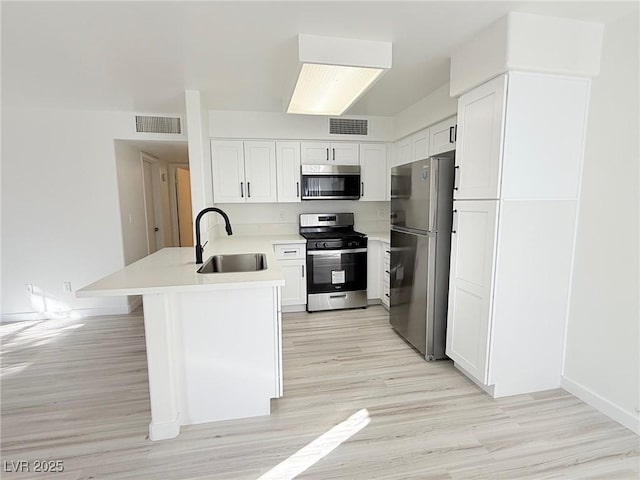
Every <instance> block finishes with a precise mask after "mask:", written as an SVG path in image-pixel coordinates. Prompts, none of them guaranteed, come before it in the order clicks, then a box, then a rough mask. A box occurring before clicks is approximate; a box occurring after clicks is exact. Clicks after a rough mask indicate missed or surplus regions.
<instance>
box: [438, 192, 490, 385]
mask: <svg viewBox="0 0 640 480" xmlns="http://www.w3.org/2000/svg"><path fill="white" fill-rule="evenodd" d="M497 209H498V201H497V200H478V201H455V202H454V204H453V211H454V218H453V229H452V230H453V233H452V235H451V270H450V273H449V311H448V315H447V348H446V352H447V355H448V356H449V357H450V358H451V359H452V360H453V361H454V362H456V364H458V365H459V366H460V367H462V368H463V369H464V370H465V371H466V372H467V373H468V374H469V375H471V376H473V377H474V378H475V379H477V380H478V381H479V382H481V383H482V384H485V385H486V384H487V380H488V365H489V340H490V331H491V321H490V320H491V308H492V291H493V277H494V265H495V248H496V231H497V222H496V218H497ZM443 233H444V232H443Z"/></svg>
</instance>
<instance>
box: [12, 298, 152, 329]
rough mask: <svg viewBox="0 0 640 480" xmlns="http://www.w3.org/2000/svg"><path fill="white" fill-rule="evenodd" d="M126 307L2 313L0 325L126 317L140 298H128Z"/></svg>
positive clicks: (135, 306)
mask: <svg viewBox="0 0 640 480" xmlns="http://www.w3.org/2000/svg"><path fill="white" fill-rule="evenodd" d="M130 298H131V300H129V303H128V305H122V306H118V307H96V308H77V309H75V310H68V311H65V312H21V313H4V314H2V315H1V316H0V323H13V322H27V321H33V320H53V319H57V318H85V317H103V316H107V315H127V314H129V313H131V312H133V311H134V310H135V309H136V308H138V307H139V306H140V305H142V297H140V296H135V297H130Z"/></svg>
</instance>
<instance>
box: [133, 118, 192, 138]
mask: <svg viewBox="0 0 640 480" xmlns="http://www.w3.org/2000/svg"><path fill="white" fill-rule="evenodd" d="M136 132H138V133H176V134H178V135H181V134H182V125H181V122H180V117H153V116H149V115H136Z"/></svg>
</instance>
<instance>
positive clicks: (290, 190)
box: [276, 142, 300, 203]
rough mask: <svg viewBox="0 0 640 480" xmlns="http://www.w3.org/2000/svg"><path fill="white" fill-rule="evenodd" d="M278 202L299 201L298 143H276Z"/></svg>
mask: <svg viewBox="0 0 640 480" xmlns="http://www.w3.org/2000/svg"><path fill="white" fill-rule="evenodd" d="M276 174H277V177H278V181H277V184H278V188H277V190H278V202H279V203H283V202H299V201H300V143H298V142H276Z"/></svg>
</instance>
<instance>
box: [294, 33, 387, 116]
mask: <svg viewBox="0 0 640 480" xmlns="http://www.w3.org/2000/svg"><path fill="white" fill-rule="evenodd" d="M298 61H299V65H298V72H297V73H298V80H297V82H296V84H295V88H294V89H293V92H292V94H291V99H290V101H289V106H288V108H287V113H303V114H309V115H341V114H343V113H344V112H345V111H347V109H348V108H349V107H350V106H351V105H352V104H353V103H354V102H355V101H356V100H357V99H358V98H360V97H361V96H362V94H363V93H364V92H365V91H367V89H368V88H369V87H371V85H373V84H374V83H375V82H376V80H378V79H379V78H380V77H381V76H382V74H383V73H384V72H386V71H387V70H388V69H389V68H391V42H374V41H368V40H353V39H348V38H335V37H319V36H317V35H298Z"/></svg>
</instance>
